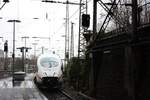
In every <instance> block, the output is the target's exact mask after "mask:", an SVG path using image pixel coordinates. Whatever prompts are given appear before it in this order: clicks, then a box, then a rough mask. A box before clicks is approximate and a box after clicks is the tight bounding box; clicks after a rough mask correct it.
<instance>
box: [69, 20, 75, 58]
mask: <svg viewBox="0 0 150 100" xmlns="http://www.w3.org/2000/svg"><path fill="white" fill-rule="evenodd" d="M73 25H74V23H73V22H71V40H70V41H71V44H70V58H71V57H74V33H73Z"/></svg>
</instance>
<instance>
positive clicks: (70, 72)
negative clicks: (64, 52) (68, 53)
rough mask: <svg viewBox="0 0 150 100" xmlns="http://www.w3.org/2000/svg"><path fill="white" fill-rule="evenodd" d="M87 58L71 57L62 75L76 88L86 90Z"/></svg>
mask: <svg viewBox="0 0 150 100" xmlns="http://www.w3.org/2000/svg"><path fill="white" fill-rule="evenodd" d="M89 69H90V60H89V59H79V58H77V57H74V58H71V59H70V60H69V62H68V64H67V65H66V66H65V72H64V76H65V77H66V78H67V80H68V82H69V83H70V85H72V86H73V87H74V89H76V90H80V91H86V90H88V88H89Z"/></svg>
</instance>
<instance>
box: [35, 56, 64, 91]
mask: <svg viewBox="0 0 150 100" xmlns="http://www.w3.org/2000/svg"><path fill="white" fill-rule="evenodd" d="M60 81H62V62H61V59H60V58H59V56H57V55H55V54H42V55H41V56H39V57H38V59H37V72H36V75H35V82H36V83H37V84H39V85H42V86H46V87H50V88H51V87H52V88H55V87H58V86H59V85H60Z"/></svg>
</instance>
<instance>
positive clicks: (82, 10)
mask: <svg viewBox="0 0 150 100" xmlns="http://www.w3.org/2000/svg"><path fill="white" fill-rule="evenodd" d="M81 4H85V5H81ZM83 14H87V0H80V12H79V41H78V57H79V58H84V52H85V50H86V49H85V47H86V40H85V38H84V36H83V34H84V33H86V32H87V29H86V28H84V27H82V15H83Z"/></svg>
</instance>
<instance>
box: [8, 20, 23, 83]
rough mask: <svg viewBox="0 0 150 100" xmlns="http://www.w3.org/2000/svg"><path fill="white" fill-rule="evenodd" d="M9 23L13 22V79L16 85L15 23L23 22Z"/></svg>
mask: <svg viewBox="0 0 150 100" xmlns="http://www.w3.org/2000/svg"><path fill="white" fill-rule="evenodd" d="M8 22H13V53H12V58H13V66H12V77H13V84H14V66H15V23H16V22H18V23H19V22H21V21H19V20H8Z"/></svg>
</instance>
